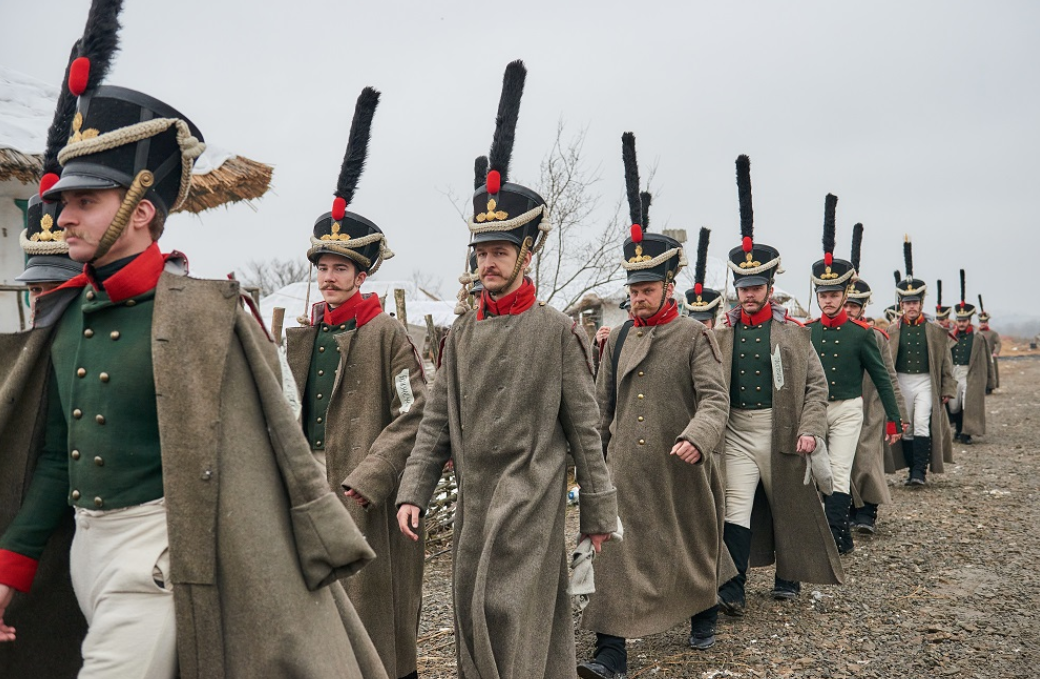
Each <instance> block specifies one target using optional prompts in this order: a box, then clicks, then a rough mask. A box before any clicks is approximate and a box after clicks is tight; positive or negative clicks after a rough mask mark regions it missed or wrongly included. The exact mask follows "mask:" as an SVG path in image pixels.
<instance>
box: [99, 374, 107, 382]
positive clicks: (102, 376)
mask: <svg viewBox="0 0 1040 679" xmlns="http://www.w3.org/2000/svg"><path fill="white" fill-rule="evenodd" d="M98 379H100V380H101V381H102V382H108V373H101V374H100V375H98Z"/></svg>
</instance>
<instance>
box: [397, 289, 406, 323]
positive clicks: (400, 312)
mask: <svg viewBox="0 0 1040 679" xmlns="http://www.w3.org/2000/svg"><path fill="white" fill-rule="evenodd" d="M394 301H395V302H397V320H399V321H401V323H402V324H403V325H404V327H406V328H407V327H408V308H407V306H406V305H405V302H404V290H402V289H400V288H395V289H394Z"/></svg>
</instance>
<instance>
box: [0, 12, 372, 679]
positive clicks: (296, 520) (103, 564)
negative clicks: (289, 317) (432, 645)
mask: <svg viewBox="0 0 1040 679" xmlns="http://www.w3.org/2000/svg"><path fill="white" fill-rule="evenodd" d="M119 9H120V3H119V2H111V1H110V0H96V2H95V3H94V5H93V7H92V8H91V11H90V14H89V15H88V22H87V27H86V30H85V32H84V36H83V39H82V42H81V51H80V54H79V56H78V57H77V59H76V60H75V61H74V62H73V66H72V68H71V69H70V72H69V77H68V86H69V89H70V91H71V92H72V93H73V94H74V95H76V96H78V97H79V100H78V102H77V110H76V114H75V116H74V118H73V122H72V126H71V132H72V134H71V137H70V138H69V140H68V143H67V145H66V146H65V147H64V148H63V149H62V151H61V152H60V154H59V156H58V158H59V160H60V162H61V163H62V166H63V169H62V173H61V177H60V180H59V181H58V182H57V183H55V184H54V185H53V186H51V187H50V188H49V189H48V190H46V191H44V193H43V198H44V199H45V200H56V199H60V200H61V202H62V203H63V208H62V211H61V215H60V217H59V220H58V226H59V227H60V228H62V229H63V232H64V234H65V241H66V243H67V244H68V247H69V255H70V257H71V258H72V259H73V260H75V261H77V262H81V263H83V264H85V267H84V272H83V273H82V274H81V275H79V276H76V277H75V278H73V279H71V280H70V281H68V282H67V283H65V284H64V285H62V286H61V287H59V288H57V289H55V290H53V291H51V292H49V293H47V294H45V295H43V296H41V297H40V298H39V299H38V300H37V314H36V319H35V328H34V329H33V330H32V331H31V332H28V333H22V334H20V335H19V336H14V337H11V336H7V337H3V338H0V348H2V356H0V359H2V360H0V382H3V383H4V384H5V385H6V388H9V389H12V392H11V393H13V394H19V395H20V396H19V398H18V399H16V400H14V401H13V402H11V401H9V400H5V401H4V402H3V403H0V423H2V424H0V483H2V486H3V487H4V488H5V489H10V492H7V491H5V493H4V494H3V495H2V496H0V531H2V536H0V642H14V644H13V645H14V647H15V648H17V645H18V643H19V641H18V640H16V636H17V634H18V632H17V630H18V628H20V627H21V626H22V621H25V623H26V628H32V627H33V624H34V620H33V616H34V615H48V614H50V613H51V611H47V610H35V609H33V608H30V607H27V606H20V605H19V604H20V602H19V601H18V600H16V599H15V595H14V593H15V591H17V592H19V593H28V594H29V599H28V602H27V603H30V604H32V603H34V601H35V599H34V598H35V596H36V593H35V592H33V591H31V590H33V589H35V587H34V580H35V575H36V573H37V570H39V571H40V572H41V573H42V572H43V571H44V570H45V569H46V567H47V566H46V563H45V561H46V559H47V558H52V559H53V558H56V557H57V556H60V555H61V554H64V555H67V558H68V566H67V568H66V574H67V575H68V576H69V577H70V578H71V583H72V590H73V594H74V598H73V597H71V596H68V595H66V596H64V597H61V598H58V599H55V600H52V601H50V602H48V605H49V606H53V611H59V612H61V613H62V614H63V615H66V616H70V615H73V612H72V611H74V610H75V609H76V608H77V604H78V609H79V611H80V612H82V615H83V617H84V618H85V620H86V623H87V630H86V633H85V636H83V635H81V634H68V633H62V632H66V630H60V629H55V630H54V633H53V634H52V637H51V638H50V639H49V644H48V645H43V644H41V645H40V646H38V647H36V649H35V653H36V656H35V657H34V658H31V659H29V661H28V662H27V663H25V665H24V666H23V667H21V668H19V670H18V671H17V672H6V671H5V673H4V676H5V677H7V676H12V675H13V676H18V677H25V676H59V677H60V676H72V675H71V673H70V674H66V673H65V671H68V670H69V666H75V670H74V671H77V672H78V677H80V679H95V678H100V677H120V678H124V677H125V678H127V679H134V678H137V677H140V678H142V679H143V678H145V677H147V678H150V679H151V678H156V679H162V678H164V677H171V678H172V677H175V676H179V677H181V678H185V679H186V678H188V677H192V678H199V677H202V676H225V677H255V676H263V675H267V674H270V673H271V671H272V669H273V668H278V667H282V668H292V671H293V672H298V673H299V674H301V675H306V676H308V677H327V678H329V679H332V677H341V676H344V675H348V676H365V677H375V678H378V679H385V677H386V674H385V672H384V670H383V668H382V666H381V664H379V662H378V657H377V656H375V652H374V649H372V647H371V642H370V641H369V640H368V638H367V635H366V634H365V632H364V628H363V627H362V626H361V625H360V624H359V623H358V621H357V616H356V613H355V612H354V610H353V608H352V607H351V605H350V602H349V601H348V600H347V599H346V597H345V595H344V594H343V591H342V587H341V586H340V585H339V583H338V582H337V581H338V580H339V579H340V578H342V577H345V576H346V575H349V574H351V573H353V572H354V571H356V570H357V569H358V568H360V567H361V566H362V565H363V564H364V563H366V562H367V561H369V560H371V559H372V558H373V556H374V555H373V553H372V551H371V549H370V548H369V547H368V545H367V544H366V543H365V540H364V538H363V536H362V535H361V534H360V533H359V532H358V530H357V528H356V526H354V524H353V522H352V521H351V519H350V516H349V514H348V513H347V511H346V509H345V508H344V507H343V505H342V504H341V503H340V502H339V500H338V499H337V498H336V497H335V495H333V494H332V493H331V492H329V490H328V487H327V486H326V485H325V483H324V480H323V479H322V478H321V474H320V470H319V467H318V465H317V464H316V463H315V462H314V459H313V457H312V456H311V454H310V451H309V450H308V448H307V446H306V441H305V439H304V438H303V435H302V434H301V432H300V431H299V429H298V427H297V426H296V425H295V424H294V421H293V416H292V412H291V410H290V408H289V405H288V403H287V402H286V401H285V399H284V397H283V395H282V391H281V389H280V387H279V384H278V373H277V372H276V371H277V370H278V367H277V366H278V364H277V358H276V351H275V348H274V345H273V343H272V342H271V341H270V339H269V338H268V337H267V336H266V335H265V333H264V330H263V329H262V326H261V325H260V324H259V323H258V322H257V321H256V320H255V319H254V318H253V317H251V316H250V315H248V313H247V312H246V311H245V310H244V309H243V308H242V307H241V302H240V295H239V288H238V285H237V284H236V283H233V282H231V281H199V280H194V279H189V278H187V276H185V275H184V274H185V260H184V258H183V256H181V255H179V254H176V253H174V254H170V255H163V254H162V253H161V252H160V250H159V245H158V243H157V240H158V238H159V237H160V235H161V234H162V232H163V229H164V226H165V218H166V216H167V215H168V214H169V213H170V212H172V211H174V210H176V209H177V208H178V207H179V206H180V205H181V204H183V202H184V201H185V199H186V198H187V197H188V193H189V191H190V188H191V171H192V167H193V165H194V160H195V159H196V158H197V157H198V156H199V155H200V154H201V153H202V151H203V149H204V144H203V141H202V134H201V133H200V132H199V130H198V128H197V127H196V126H195V125H194V124H193V123H191V122H190V121H189V120H188V119H187V118H186V117H185V116H184V115H182V114H181V113H180V112H178V111H177V110H175V109H174V108H172V107H171V106H169V105H167V104H165V103H163V102H161V101H159V100H157V99H155V98H153V97H150V96H148V95H146V94H143V93H141V92H137V91H134V90H129V89H126V88H122V87H114V86H103V85H101V80H102V79H103V77H104V75H105V72H106V70H107V66H108V63H109V61H110V58H111V55H112V53H113V51H114V49H115V44H116V35H117V30H118V12H119ZM33 375H39V376H40V379H39V380H38V381H40V382H43V384H39V385H36V384H34V380H33V379H28V378H27V376H33ZM12 413H14V414H12ZM70 506H71V507H72V512H70ZM70 513H71V514H73V516H74V522H75V531H74V536H73V537H72V539H71V545H70V544H69V541H68V540H67V539H63V540H62V541H61V542H59V543H57V544H55V539H57V538H59V537H61V536H62V534H61V531H60V526H61V524H62V522H63V521H64V520H66V519H67V518H68V517H69V515H70ZM48 543H50V544H48ZM59 552H60V554H59ZM48 554H49V557H48ZM39 584H41V585H44V584H48V583H39ZM19 596H21V595H19ZM35 606H36V607H37V608H38V607H39V606H40V604H39V603H36V604H35ZM272 614H276V615H281V616H285V618H286V619H288V620H291V621H292V623H291V624H290V625H286V626H283V628H282V629H280V630H279V631H278V633H277V635H275V636H276V637H277V638H276V639H274V638H272V635H271V634H270V633H269V632H266V633H262V632H260V631H259V630H257V621H258V620H265V619H270V616H271V615H272ZM319 634H320V637H319ZM0 645H3V646H7V644H0ZM5 650H6V649H5ZM77 653H82V659H81V660H80V659H79V658H76V662H73V663H69V666H66V667H65V671H63V672H62V673H61V674H57V675H55V674H51V675H43V674H42V673H40V668H45V667H47V666H48V663H50V659H51V657H53V656H56V655H61V656H63V657H66V658H67V657H69V656H70V655H72V656H73V657H75V655H74V654H77ZM373 658H374V660H373ZM33 669H36V672H37V673H36V674H33V673H32V670H33ZM276 671H277V670H276Z"/></svg>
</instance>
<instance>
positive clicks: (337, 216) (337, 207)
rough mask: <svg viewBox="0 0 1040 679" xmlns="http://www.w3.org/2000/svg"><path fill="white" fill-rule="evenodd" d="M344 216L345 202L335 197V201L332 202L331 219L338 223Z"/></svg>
mask: <svg viewBox="0 0 1040 679" xmlns="http://www.w3.org/2000/svg"><path fill="white" fill-rule="evenodd" d="M345 214H347V201H345V200H343V198H341V197H339V196H336V199H335V200H333V201H332V218H333V219H334V220H336V221H337V222H338V221H339V220H341V219H343V215H345Z"/></svg>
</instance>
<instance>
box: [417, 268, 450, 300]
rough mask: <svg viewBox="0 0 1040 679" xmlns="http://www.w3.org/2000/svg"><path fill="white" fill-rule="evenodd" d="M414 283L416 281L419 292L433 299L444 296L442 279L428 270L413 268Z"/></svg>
mask: <svg viewBox="0 0 1040 679" xmlns="http://www.w3.org/2000/svg"><path fill="white" fill-rule="evenodd" d="M412 283H414V284H415V287H416V288H418V289H419V292H421V293H423V294H425V295H426V296H427V297H429V298H431V299H442V298H443V293H442V292H441V281H440V279H438V278H437V277H436V276H434V275H433V274H431V273H430V272H428V271H422V270H421V269H412Z"/></svg>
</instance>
